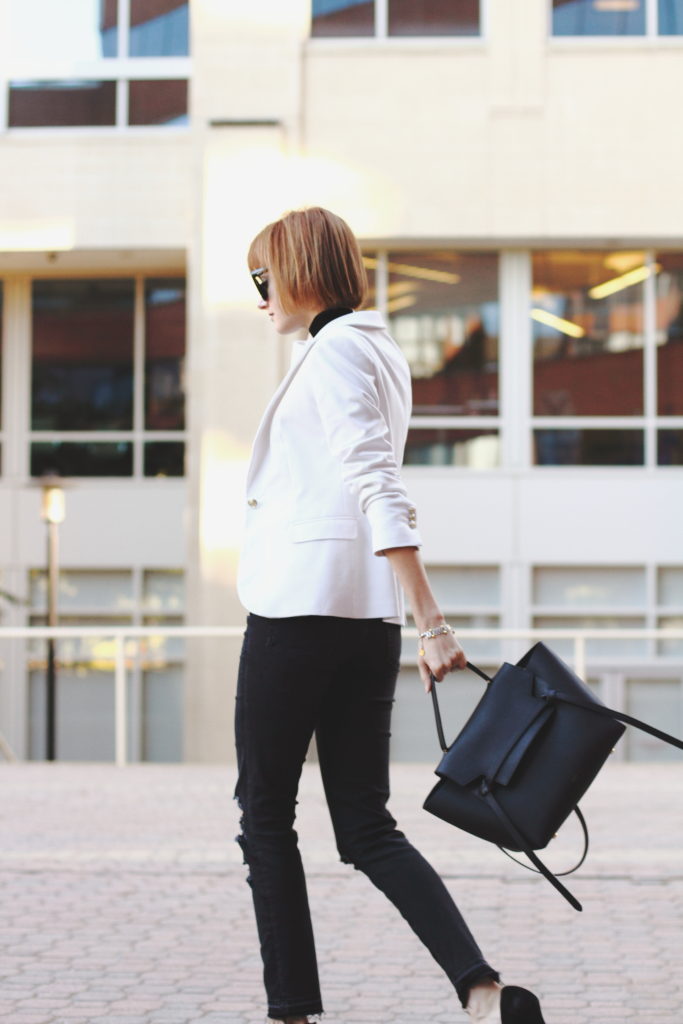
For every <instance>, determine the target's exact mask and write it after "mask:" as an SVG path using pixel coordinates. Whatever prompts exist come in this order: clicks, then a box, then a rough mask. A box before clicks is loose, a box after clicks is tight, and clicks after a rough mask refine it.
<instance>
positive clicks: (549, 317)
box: [531, 309, 586, 338]
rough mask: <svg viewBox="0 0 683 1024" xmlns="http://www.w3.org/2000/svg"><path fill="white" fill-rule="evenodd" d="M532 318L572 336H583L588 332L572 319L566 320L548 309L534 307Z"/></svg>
mask: <svg viewBox="0 0 683 1024" xmlns="http://www.w3.org/2000/svg"><path fill="white" fill-rule="evenodd" d="M531 319H532V320H536V321H537V322H538V323H539V324H545V325H546V327H553V328H554V329H555V330H556V331H561V332H562V334H568V335H569V337H570V338H583V337H585V334H586V332H585V330H584V329H583V327H579V325H578V324H574V323H572V322H571V320H564V319H563V318H562V317H561V316H555V314H554V313H549V312H548V311H547V310H546V309H532V310H531Z"/></svg>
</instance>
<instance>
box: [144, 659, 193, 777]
mask: <svg viewBox="0 0 683 1024" xmlns="http://www.w3.org/2000/svg"><path fill="white" fill-rule="evenodd" d="M183 713H184V708H183V668H182V666H181V665H166V666H164V668H158V669H150V670H148V671H146V672H144V673H143V677H142V759H143V760H144V761H155V762H159V761H166V762H168V761H182V759H183Z"/></svg>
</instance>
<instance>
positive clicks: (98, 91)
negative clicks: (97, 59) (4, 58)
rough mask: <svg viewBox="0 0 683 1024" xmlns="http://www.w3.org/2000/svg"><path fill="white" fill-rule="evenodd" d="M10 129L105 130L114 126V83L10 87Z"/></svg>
mask: <svg viewBox="0 0 683 1024" xmlns="http://www.w3.org/2000/svg"><path fill="white" fill-rule="evenodd" d="M8 124H9V127H10V128H46V127H50V128H78V127H91V128H92V127H100V126H103V127H107V126H112V125H115V124H116V82H113V81H111V82H97V81H60V82H32V81H28V82H19V81H13V82H11V83H10V90H9V114H8Z"/></svg>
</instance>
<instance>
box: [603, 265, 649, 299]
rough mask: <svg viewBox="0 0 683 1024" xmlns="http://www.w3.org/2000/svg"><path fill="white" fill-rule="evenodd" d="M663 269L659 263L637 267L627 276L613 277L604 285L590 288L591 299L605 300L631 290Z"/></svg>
mask: <svg viewBox="0 0 683 1024" xmlns="http://www.w3.org/2000/svg"><path fill="white" fill-rule="evenodd" d="M661 269H662V268H661V265H660V264H659V263H655V264H653V265H652V266H651V267H648V266H642V267H636V268H635V269H634V270H629V271H628V273H626V274H620V275H619V277H613V278H611V279H610V280H609V281H605V282H604V283H603V284H596V285H595V287H594V288H589V289H588V295H589V296H590V298H591V299H604V298H606V297H607V296H608V295H614V293H615V292H620V291H622V289H624V288H631V287H632V285H634V284H640V282H641V281H645V280H646V279H647V278H648V277H651V276H652V274H658V273H659V271H660V270H661Z"/></svg>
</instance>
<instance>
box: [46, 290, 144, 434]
mask: <svg viewBox="0 0 683 1024" xmlns="http://www.w3.org/2000/svg"><path fill="white" fill-rule="evenodd" d="M133 300H134V283H133V281H131V280H127V279H124V280H86V281H83V280H81V281H73V280H69V281H61V280H56V281H53V280H49V281H34V282H33V379H32V408H31V427H32V429H33V430H126V429H130V428H131V427H132V425H133V421H132V415H133Z"/></svg>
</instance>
